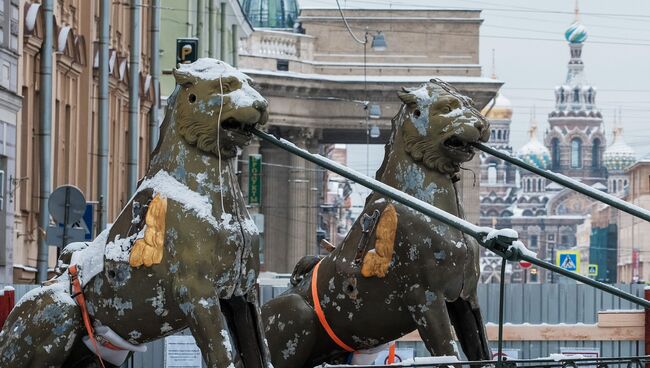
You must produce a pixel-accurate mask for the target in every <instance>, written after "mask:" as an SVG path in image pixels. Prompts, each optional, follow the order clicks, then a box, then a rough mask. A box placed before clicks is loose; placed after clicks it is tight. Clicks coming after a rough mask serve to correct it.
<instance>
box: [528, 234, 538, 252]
mask: <svg viewBox="0 0 650 368" xmlns="http://www.w3.org/2000/svg"><path fill="white" fill-rule="evenodd" d="M528 246H529V247H530V248H531V249H537V235H531V236H530V243H529V244H528Z"/></svg>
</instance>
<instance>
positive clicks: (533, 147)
mask: <svg viewBox="0 0 650 368" xmlns="http://www.w3.org/2000/svg"><path fill="white" fill-rule="evenodd" d="M528 134H529V137H530V139H529V140H528V143H526V144H525V145H524V146H523V147H521V149H520V150H519V152H518V153H517V157H519V159H521V160H522V161H524V162H525V163H527V164H530V165H533V166H535V167H537V168H539V169H546V168H547V167H549V166H550V165H551V154H550V152H549V151H548V148H546V147H545V146H544V145H543V144H542V143H541V142H540V141H539V140H538V139H537V124H536V123H534V122H533V124H532V125H531V127H530V129H529V130H528Z"/></svg>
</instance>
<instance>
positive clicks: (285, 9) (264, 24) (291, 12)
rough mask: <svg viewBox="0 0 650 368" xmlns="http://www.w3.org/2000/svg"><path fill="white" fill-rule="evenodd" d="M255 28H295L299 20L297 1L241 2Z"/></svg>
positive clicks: (249, 0) (259, 0)
mask: <svg viewBox="0 0 650 368" xmlns="http://www.w3.org/2000/svg"><path fill="white" fill-rule="evenodd" d="M239 1H240V3H241V7H242V10H243V11H244V14H246V17H247V18H248V20H249V21H250V22H251V24H252V25H253V27H255V28H284V29H287V28H293V26H294V23H295V22H296V19H298V12H299V10H298V2H297V0H239Z"/></svg>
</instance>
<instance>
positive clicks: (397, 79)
mask: <svg viewBox="0 0 650 368" xmlns="http://www.w3.org/2000/svg"><path fill="white" fill-rule="evenodd" d="M240 71H241V72H242V73H246V74H248V75H260V76H270V77H282V78H295V79H309V80H320V81H330V82H344V83H345V82H349V83H359V82H363V80H364V77H363V75H347V74H346V75H341V74H310V73H296V72H291V71H275V70H256V69H240ZM433 77H436V78H439V79H441V80H442V81H443V82H447V83H452V84H453V83H485V84H503V82H501V81H498V80H494V79H492V78H485V77H465V76H433V75H369V76H368V77H367V81H368V82H370V83H425V82H429V81H430V80H431V79H432V78H433Z"/></svg>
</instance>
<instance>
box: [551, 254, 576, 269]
mask: <svg viewBox="0 0 650 368" xmlns="http://www.w3.org/2000/svg"><path fill="white" fill-rule="evenodd" d="M555 264H556V265H557V266H560V267H561V268H564V269H565V270H567V271H572V272H580V252H578V251H577V250H558V251H557V253H556V257H555Z"/></svg>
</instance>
